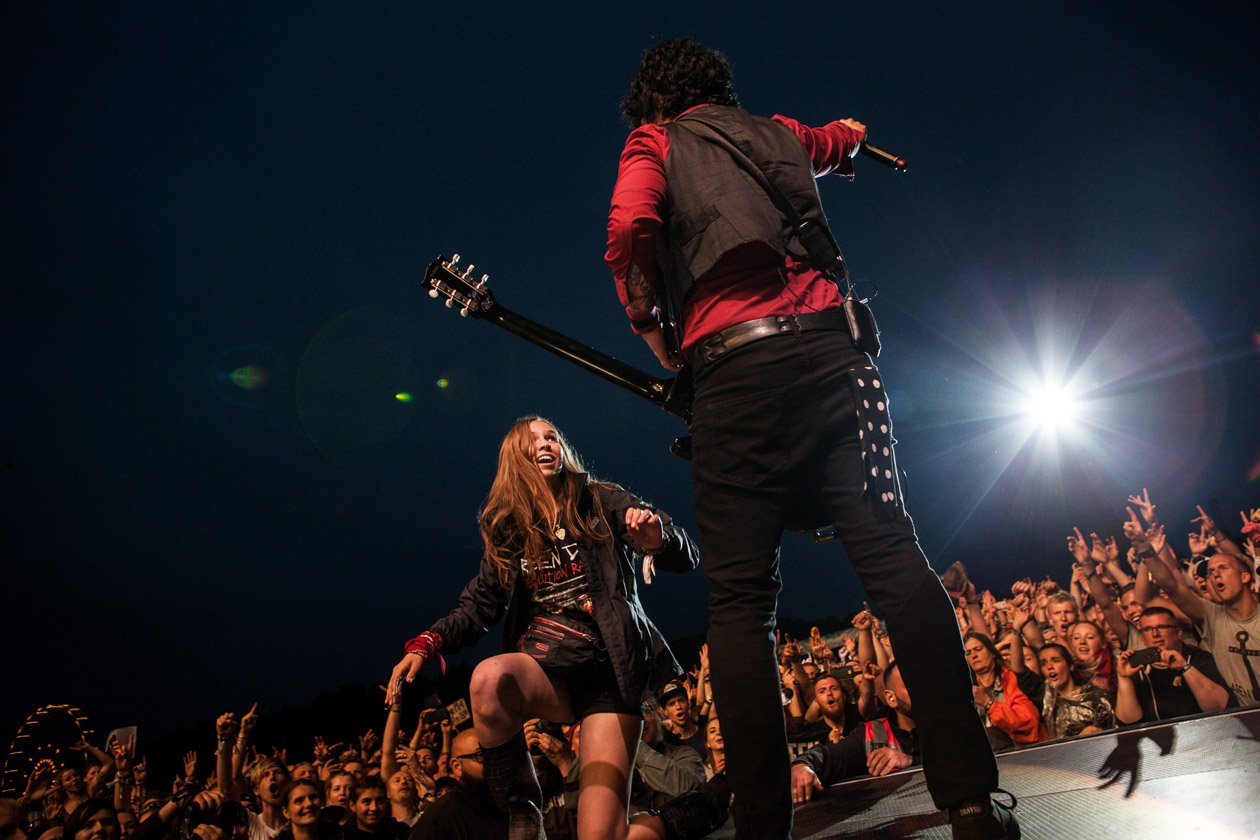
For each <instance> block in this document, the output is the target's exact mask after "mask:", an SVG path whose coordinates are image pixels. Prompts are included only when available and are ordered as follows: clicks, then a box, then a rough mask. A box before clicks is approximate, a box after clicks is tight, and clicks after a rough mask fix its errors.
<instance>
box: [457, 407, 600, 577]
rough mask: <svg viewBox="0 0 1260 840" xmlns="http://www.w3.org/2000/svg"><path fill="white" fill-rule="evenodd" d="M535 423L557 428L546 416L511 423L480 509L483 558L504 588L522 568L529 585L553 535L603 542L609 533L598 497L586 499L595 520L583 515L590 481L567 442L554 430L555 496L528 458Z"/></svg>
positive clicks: (535, 464)
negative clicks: (558, 468)
mask: <svg viewBox="0 0 1260 840" xmlns="http://www.w3.org/2000/svg"><path fill="white" fill-rule="evenodd" d="M535 420H539V421H541V422H543V423H546V424H547V425H549V426H551V427H552V428H553V429H555V428H556V424H555V423H552V422H551V421H550V420H547V419H546V418H544V417H538V416H535V415H530V416H527V417H522V418H521V419H519V420H517V421H516V422H515V423H513V424H512V428H510V429H508V433H507V435H506V436H505V437H504V438H503V443H502V444H500V445H499V467H498V469H497V470H496V471H495V475H494V482H493V483H492V484H491V485H490V493H489V495H488V496H487V497H486V503H485V506H484V507H482V509H481V514H480V520H481V541H482V542H483V543H484V544H485V550H486V558H487V559H488V560H490V561H492V562H493V563H494V564H495V566H496V567H497V568H498V572H499V582H500V583H501V584H502V585H503V588H504V589H507V588H508V587H509V585H510V583H511V580H512V575H513V574H514V573H515V570H516V568H517V564H518V563H521V560H522V559H523V560H524V562H523V563H521V565H522V566H523V569H524V573H525V578H526V580H527V581H529V582H530V583H533V582H534V580H535V579H536V578H537V575H538V572H539V570H540V569H541V567H542V562H543V559H544V558H545V557H547V556H549V555H550V554H551V550H552V545H553V544H554V542H553V541H554V539H555V538H556V537H555V535H556V531H557V529H558V528H560V527H561V524H562V523H563V527H564V528H565V530H566V532H567V533H566V535H565V536H566V539H589V540H594V541H596V542H604V541H606V540H609V539H611V538H612V533H611V532H610V531H609V530H608V528H607V527H606V525H605V523H604V516H603V510H602V508H601V507H600V504H599V497H598V496H596V495H595V494H593V493H592V494H590V498H591V504H592V511H591V513H592V514H593V516H592V517H591V520H590V522H588V521H587V518H586V517H585V516H583V515H582V513H581V511H580V510H579V504H580V503H581V500H582V495H583V493H584V491H585V489H586V486H587V484H588V483H589V482H594V481H595V479H594V478H592V477H591V476H590V475H588V474H587V472H586V468H585V467H584V466H583V465H582V459H581V458H580V457H579V456H578V454H577V453H576V452H575V451H573V447H572V446H570V445H569V441H568V440H567V439H566V438H565V436H564V435H563V434H561V432H560V430H559V429H556V437H557V439H558V441H559V444H560V454H561V458H562V464H563V467H562V469H561V471H560V482H559V485H558V486H557V488H556V490H555V492H554V493H553V492H552V490H551V487H550V485H548V483H547V479H546V478H544V477H543V474H542V472H541V471H540V470H539V469H538V464H537V463H536V462H535V461H534V459H533V458H532V457H531V455H530V447H531V446H532V445H533V434H532V433H531V431H530V428H529V424H530V423H532V422H534V421H535Z"/></svg>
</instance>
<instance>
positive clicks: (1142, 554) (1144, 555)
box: [1133, 546, 1157, 560]
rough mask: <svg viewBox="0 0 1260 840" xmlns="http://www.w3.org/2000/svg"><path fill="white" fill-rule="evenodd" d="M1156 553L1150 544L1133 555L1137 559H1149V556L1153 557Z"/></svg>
mask: <svg viewBox="0 0 1260 840" xmlns="http://www.w3.org/2000/svg"><path fill="white" fill-rule="evenodd" d="M1156 553H1157V552H1156V551H1155V549H1153V548H1151V547H1150V546H1147V547H1146V548H1144V549H1143V550H1141V551H1139V552H1137V553H1136V554H1134V555H1133V556H1134V557H1136V558H1138V559H1139V560H1149V559H1150V558H1152V557H1154V556H1155V554H1156Z"/></svg>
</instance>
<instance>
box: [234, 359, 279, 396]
mask: <svg viewBox="0 0 1260 840" xmlns="http://www.w3.org/2000/svg"><path fill="white" fill-rule="evenodd" d="M228 379H230V380H231V382H232V384H233V385H235V386H236V387H237V388H241V389H242V390H245V391H257V390H258V389H259V388H265V387H267V382H268V381H269V380H270V379H271V377H270V376H268V374H267V371H265V370H263V369H262V368H260V367H258V365H242V366H241V367H238V368H237V369H236V370H234V371H232V372H231V373H229V374H228Z"/></svg>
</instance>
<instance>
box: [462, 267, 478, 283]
mask: <svg viewBox="0 0 1260 840" xmlns="http://www.w3.org/2000/svg"><path fill="white" fill-rule="evenodd" d="M476 267H477V266H476V265H474V264H473V263H469V264H468V268H465V269H464V279H465V280H467V279H468V278H469V277H471V276H472V273H473V269H474V268H476Z"/></svg>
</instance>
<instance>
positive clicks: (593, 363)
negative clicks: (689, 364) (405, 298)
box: [424, 254, 691, 457]
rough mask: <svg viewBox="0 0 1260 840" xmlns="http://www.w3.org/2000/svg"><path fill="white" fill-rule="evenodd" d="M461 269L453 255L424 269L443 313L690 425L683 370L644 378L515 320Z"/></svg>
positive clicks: (686, 379)
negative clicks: (515, 339)
mask: <svg viewBox="0 0 1260 840" xmlns="http://www.w3.org/2000/svg"><path fill="white" fill-rule="evenodd" d="M461 268H462V267H461V266H460V265H459V254H452V255H451V257H450V259H447V258H446V257H438V258H437V259H436V260H434V261H433V262H431V263H429V267H428V268H427V269H426V270H425V272H424V286H425V287H426V288H427V289H428V290H429V297H432V298H445V299H446V306H447V308H448V309H458V310H459V314H460V315H461V316H464V317H466V316H468V315H471V316H473V317H474V318H484V319H485V320H487V321H489V322H490V323H492V324H494V325H495V326H497V327H499V328H501V329H505V330H507V331H508V332H510V333H512V334H513V335H516V336H520V337H521V338H523V339H525V340H526V341H528V342H529V343H531V344H534V345H537V346H538V347H541V348H543V349H544V350H550V351H551V352H552V353H555V354H556V355H557V356H559V357H560V358H562V359H564V360H565V361H567V362H570V363H572V364H575V365H577V366H578V367H580V368H582V369H583V370H585V371H588V372H590V373H593V374H595V375H596V376H598V377H600V378H602V379H605V380H607V381H609V382H611V383H613V384H614V385H619V386H621V387H622V388H625V389H626V390H627V391H629V392H630V393H632V394H635V395H637V396H640V397H642V398H643V399H645V400H647V401H648V402H651V403H653V404H655V405H658V406H660V407H661V408H662V409H664V410H665V411H667V412H669V413H670V414H673V415H674V416H676V417H679V418H681V419H682V421H683V422H684V423H690V421H691V377H690V374H689V373H688V372H687V371H686V370H684V371H683V372H682V373H681V374H679V375H678V376H675V377H671V378H668V379H661V378H659V377H656V376H652V375H651V374H648V373H644V372H643V371H641V370H639V369H638V368H636V367H632V366H631V365H628V364H626V363H625V362H622V361H619V360H617V359H614V358H613V357H612V356H609V355H607V354H606V353H601V352H600V351H598V350H596V349H595V348H593V347H588V346H587V345H585V344H583V343H581V342H580V341H576V340H575V339H572V338H569V337H568V336H567V335H563V334H562V333H558V332H556V331H555V330H553V329H550V328H549V327H544V326H543V325H542V324H539V323H537V322H535V321H531V320H530V319H528V318H526V317H525V316H523V315H518V314H516V313H515V312H513V311H511V310H510V309H508V308H506V307H504V306H503V305H502V304H500V303H499V302H498V301H496V300H495V298H494V294H493V293H492V292H491V291H490V290H489V289H488V288H486V284H487V282H488V281H489V279H490V278H489V275H486V274H483V275H481V279H480V280H476V281H474V280H473V268H474V266H473V264H471V263H469V265H468V267H467V268H463V269H462V270H461ZM683 440H684V439H682V438H680V439H679V440H677V441H675V442H674V446H673V447H671V448H672V449H674V450H675V454H677V455H679V456H680V457H686V456H685V455H683V453H681V452H678V451H677V449H678V448H679V447H680V446H686V444H684V443H683ZM688 442H689V441H688Z"/></svg>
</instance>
